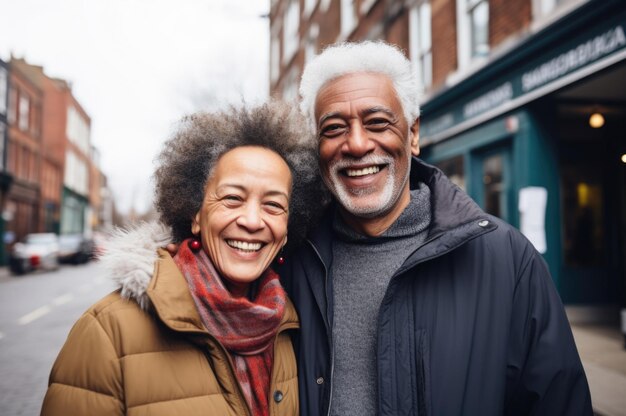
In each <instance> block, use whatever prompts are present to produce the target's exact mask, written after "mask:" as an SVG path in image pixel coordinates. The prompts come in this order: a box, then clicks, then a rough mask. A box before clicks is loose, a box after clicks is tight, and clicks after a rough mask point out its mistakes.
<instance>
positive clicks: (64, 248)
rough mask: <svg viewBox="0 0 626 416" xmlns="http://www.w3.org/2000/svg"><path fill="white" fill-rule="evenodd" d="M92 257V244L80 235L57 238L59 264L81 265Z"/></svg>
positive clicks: (90, 240) (65, 235) (88, 239)
mask: <svg viewBox="0 0 626 416" xmlns="http://www.w3.org/2000/svg"><path fill="white" fill-rule="evenodd" d="M93 256H94V242H93V240H92V239H91V238H88V237H85V236H84V235H82V234H63V235H61V236H59V260H60V261H61V263H72V264H83V263H87V262H88V261H89V260H91V259H92V258H93Z"/></svg>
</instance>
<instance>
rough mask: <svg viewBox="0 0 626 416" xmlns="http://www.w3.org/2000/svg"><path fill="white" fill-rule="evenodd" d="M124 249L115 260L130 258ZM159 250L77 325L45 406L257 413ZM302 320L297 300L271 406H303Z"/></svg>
mask: <svg viewBox="0 0 626 416" xmlns="http://www.w3.org/2000/svg"><path fill="white" fill-rule="evenodd" d="M144 231H145V230H144ZM134 232H135V233H137V230H135V231H134ZM118 240H119V239H118ZM127 240H128V239H127ZM144 241H145V240H144ZM155 244H162V243H158V242H155ZM122 246H123V244H122ZM118 248H119V247H117V248H116V249H118ZM144 248H146V247H144ZM150 248H152V247H147V249H148V250H149V249H150ZM131 250H132V248H131ZM124 251H125V250H124V249H121V251H118V252H117V255H118V258H117V260H114V261H113V263H115V261H123V260H120V259H121V258H123V256H122V255H121V253H123V252H124ZM126 254H127V257H132V256H133V255H134V254H137V253H129V252H128V251H126ZM159 257H160V258H159V260H158V261H157V262H156V267H155V271H154V274H153V277H152V278H151V279H145V276H143V277H142V278H139V279H138V278H136V276H135V278H131V279H127V280H125V281H124V277H122V276H118V280H120V281H121V283H122V287H121V288H120V290H118V291H116V292H114V293H111V294H110V295H108V296H106V297H105V298H104V299H102V300H100V301H99V302H98V303H96V304H95V305H94V306H92V307H91V308H90V309H89V310H88V311H87V312H85V314H84V315H83V316H82V317H81V318H80V319H79V320H78V322H77V323H76V324H75V325H74V327H73V328H72V330H71V332H70V334H69V336H68V339H67V341H66V343H65V345H64V347H63V349H62V350H61V352H60V354H59V356H58V358H57V360H56V362H55V364H54V367H53V368H52V373H51V375H50V383H49V388H48V391H47V393H46V397H45V399H44V403H43V408H42V415H45V416H48V415H63V416H67V415H91V416H97V415H107V416H109V415H132V416H140V415H156V416H158V415H168V416H169V415H185V416H193V415H249V414H250V411H249V409H248V407H247V405H246V403H245V399H244V398H243V395H242V393H241V390H240V387H239V384H238V383H237V381H236V379H235V375H234V373H233V369H232V365H231V360H230V357H229V355H228V354H227V352H226V350H225V349H224V348H223V347H222V346H221V345H220V344H219V343H218V342H217V340H215V339H214V338H213V337H212V336H211V335H210V334H208V333H207V332H206V330H205V329H204V327H203V325H202V322H201V320H200V317H199V315H198V312H197V310H196V307H195V304H194V302H193V299H192V297H191V294H190V293H189V289H188V287H187V282H186V280H185V278H184V276H183V275H182V274H181V273H180V272H179V270H178V268H177V267H176V265H175V263H174V261H173V260H172V258H171V257H170V255H169V254H168V253H167V252H165V251H163V250H160V251H159ZM139 258H141V256H139ZM110 260H111V259H105V262H107V261H109V263H111V261H110ZM150 260H152V259H150ZM140 261H142V262H143V261H144V260H140ZM122 268H126V269H128V270H129V272H130V270H132V271H133V272H137V270H138V268H136V267H134V266H128V265H124V266H123V267H122ZM118 270H119V267H118ZM139 274H140V275H141V273H139ZM142 279H143V281H144V283H145V282H149V284H148V286H147V287H145V286H144V287H142V285H141V283H140V282H141V281H142ZM142 289H143V290H142ZM146 289H147V290H146ZM126 297H129V298H131V299H130V300H129V299H126ZM140 304H141V305H143V306H144V307H141V306H140ZM296 328H298V319H297V315H296V312H295V309H294V307H293V305H292V304H291V302H289V303H288V305H287V308H286V313H285V316H284V318H283V321H282V323H281V326H280V330H279V333H278V335H277V337H276V339H275V344H274V348H275V350H274V364H273V368H272V380H271V390H270V397H269V398H270V415H297V414H298V413H299V410H298V382H297V369H296V361H295V356H294V353H293V349H292V346H291V340H290V337H289V335H288V332H289V330H293V329H296Z"/></svg>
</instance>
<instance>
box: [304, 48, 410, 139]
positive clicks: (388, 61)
mask: <svg viewBox="0 0 626 416" xmlns="http://www.w3.org/2000/svg"><path fill="white" fill-rule="evenodd" d="M353 73H376V74H383V75H386V76H388V77H389V79H391V82H392V83H393V86H394V88H395V90H396V94H397V95H398V99H399V100H400V103H402V109H403V111H404V117H405V118H406V121H407V123H408V125H409V126H410V125H411V124H413V122H414V121H415V120H417V118H418V117H419V116H420V106H419V100H420V97H421V91H422V89H421V86H420V82H419V80H418V79H417V75H416V73H415V71H413V69H412V67H411V62H410V61H409V60H408V59H407V58H406V57H405V56H404V54H403V53H402V51H401V50H400V49H398V47H396V46H393V45H390V44H388V43H385V42H383V41H363V42H344V43H339V44H335V45H331V46H329V47H327V48H326V49H324V50H323V51H322V53H320V54H319V55H317V56H316V57H315V58H313V59H312V60H311V61H310V62H309V63H308V64H307V65H306V66H305V68H304V73H303V74H302V81H301V82H300V96H301V97H302V100H301V101H300V110H301V111H302V113H303V114H304V115H305V116H306V118H307V121H308V123H309V128H310V129H311V131H313V132H315V130H316V128H317V120H315V100H316V98H317V94H318V93H319V91H320V89H321V88H322V87H323V86H324V85H325V84H326V83H327V82H329V81H332V80H334V79H336V78H339V77H341V76H342V75H347V74H353Z"/></svg>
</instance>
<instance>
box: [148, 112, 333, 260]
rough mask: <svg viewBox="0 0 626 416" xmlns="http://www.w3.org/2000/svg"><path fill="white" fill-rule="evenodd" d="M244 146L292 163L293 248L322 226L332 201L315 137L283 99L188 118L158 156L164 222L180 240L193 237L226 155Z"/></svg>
mask: <svg viewBox="0 0 626 416" xmlns="http://www.w3.org/2000/svg"><path fill="white" fill-rule="evenodd" d="M239 146H259V147H263V148H267V149H269V150H272V151H274V152H276V153H278V154H279V155H280V156H281V157H282V158H283V159H284V160H285V161H286V162H287V165H289V168H290V170H291V174H292V177H293V188H292V194H291V201H290V206H289V234H288V247H286V248H287V249H288V250H289V249H290V248H292V247H294V246H296V245H297V244H298V243H299V242H300V241H302V239H303V238H304V236H305V234H306V232H307V231H308V229H309V228H310V227H312V226H314V225H315V224H316V222H317V220H318V219H319V215H320V214H321V212H322V211H323V208H324V205H325V204H326V203H327V202H328V201H329V197H328V194H327V191H326V189H325V188H324V186H323V184H322V180H321V177H320V174H319V169H318V163H317V142H316V141H315V138H314V136H313V135H312V134H311V133H310V132H308V130H306V128H305V122H304V120H303V118H302V116H301V115H300V114H299V113H298V111H297V110H296V109H294V108H293V107H292V106H288V105H287V104H285V103H280V102H278V101H272V102H269V103H266V104H263V105H260V106H256V107H251V108H246V107H241V108H235V107H232V108H230V109H228V110H225V111H221V112H216V113H196V114H193V115H190V116H187V117H185V118H183V119H182V120H181V122H180V126H179V128H178V129H177V131H176V132H175V133H174V135H173V137H171V138H170V139H169V140H168V141H166V142H165V145H164V146H163V150H162V151H161V153H160V154H159V156H158V157H157V163H158V167H157V169H156V171H155V173H154V177H155V182H156V189H155V194H156V195H155V205H156V209H157V211H158V213H159V215H160V219H161V221H162V222H163V223H165V224H166V225H168V226H170V227H171V228H172V233H173V236H174V240H175V241H176V242H180V241H182V240H184V239H186V238H188V237H191V236H192V233H191V222H192V219H193V217H194V216H195V215H196V213H197V212H198V211H199V210H200V207H201V206H202V201H203V200H204V191H205V187H206V183H207V181H208V178H209V176H210V175H211V173H212V170H213V168H214V167H215V165H216V164H217V162H218V160H219V158H220V157H221V156H222V155H223V154H224V153H226V152H228V151H229V150H232V149H234V148H236V147H239Z"/></svg>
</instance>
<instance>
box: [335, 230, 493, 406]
mask: <svg viewBox="0 0 626 416" xmlns="http://www.w3.org/2000/svg"><path fill="white" fill-rule="evenodd" d="M494 229H495V228H489V229H486V230H483V231H482V232H480V233H477V234H476V235H474V236H472V238H469V239H464V240H463V241H462V242H460V243H459V244H457V245H455V246H453V247H449V248H447V249H446V250H443V251H441V252H438V253H435V254H434V255H431V256H428V257H424V258H423V259H419V260H418V261H416V262H415V263H412V264H411V265H410V266H408V267H406V268H404V267H402V266H401V267H400V269H398V270H397V271H396V272H395V273H394V274H393V275H392V276H391V279H389V284H388V285H387V289H386V290H385V295H384V296H383V299H382V301H381V302H380V304H381V305H383V304H384V303H385V301H386V300H387V298H388V297H389V296H390V293H391V290H390V289H391V286H392V285H394V284H395V283H396V281H397V280H398V279H397V277H398V276H399V275H401V274H403V273H404V272H406V271H407V270H410V269H413V268H415V267H417V266H419V265H420V264H422V263H424V262H426V261H429V260H432V259H435V258H437V257H441V256H443V255H445V254H447V253H449V252H451V251H453V250H456V249H457V248H459V247H460V246H462V245H463V244H466V243H467V242H468V241H470V240H472V239H474V238H477V237H479V236H481V235H483V234H486V233H488V232H491V231H493V230H494ZM448 232H449V231H442V232H440V233H439V234H435V235H433V236H432V237H430V238H428V239H427V240H426V241H424V242H423V243H422V244H420V245H419V246H418V247H417V248H416V249H415V250H413V251H412V252H411V254H409V257H411V256H412V255H413V253H415V252H416V251H418V250H420V249H421V248H422V247H425V246H426V245H428V244H430V243H432V242H433V241H435V240H437V239H439V238H440V237H442V236H443V235H444V234H447V233H448ZM380 319H381V313H380V307H379V308H378V314H377V324H376V334H377V346H376V349H377V350H378V344H380V342H381V340H380V331H379V328H380ZM376 369H377V370H378V360H377V362H376ZM377 378H378V374H377ZM376 395H377V396H380V388H379V389H377V392H376ZM380 402H381V398H380V397H378V403H380ZM329 416H330V415H329Z"/></svg>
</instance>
